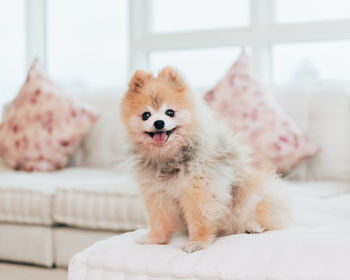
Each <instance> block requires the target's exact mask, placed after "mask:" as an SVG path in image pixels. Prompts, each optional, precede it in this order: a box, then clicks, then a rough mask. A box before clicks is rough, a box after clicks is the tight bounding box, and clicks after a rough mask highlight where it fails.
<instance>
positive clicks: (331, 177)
mask: <svg viewBox="0 0 350 280" xmlns="http://www.w3.org/2000/svg"><path fill="white" fill-rule="evenodd" d="M274 91H275V95H276V97H277V99H278V101H279V102H280V104H281V105H282V107H284V108H285V110H286V111H287V112H288V113H289V114H290V115H291V116H292V117H293V118H294V119H295V121H296V122H297V123H298V125H299V126H301V127H302V129H303V130H304V131H306V132H307V134H308V135H309V136H310V137H311V138H312V139H313V140H314V141H315V142H317V143H319V144H320V145H321V147H322V152H321V153H320V154H319V155H318V156H316V157H314V158H312V159H308V160H305V161H304V162H303V163H302V164H301V165H300V166H298V167H297V168H296V169H295V170H294V171H293V172H291V174H289V175H288V177H287V178H286V179H288V180H291V183H290V188H292V189H293V191H294V192H297V193H299V194H300V196H304V195H305V196H307V195H309V196H312V197H317V198H319V199H320V200H321V199H322V200H323V201H325V200H326V199H328V198H332V197H334V196H340V195H344V194H346V193H347V192H350V85H347V84H309V85H302V86H295V87H278V88H275V89H274ZM81 97H82V98H83V99H85V100H86V101H87V102H89V103H91V104H92V105H94V106H96V107H98V108H99V109H100V111H101V116H100V118H99V120H98V121H97V123H96V124H95V125H94V127H93V129H92V130H91V132H90V133H89V135H88V136H87V137H86V139H85V141H84V142H83V144H82V145H81V147H80V148H79V149H78V151H77V152H76V153H75V154H74V156H73V157H72V160H71V164H70V167H68V168H66V169H64V170H61V171H57V172H52V173H23V172H15V171H11V170H8V169H7V168H6V167H5V166H4V165H2V166H1V167H0V279H65V278H66V277H67V275H66V269H67V266H68V263H69V260H70V258H71V257H72V256H73V255H74V254H75V253H77V252H79V251H81V250H82V249H83V248H86V247H88V246H90V245H91V244H92V243H93V242H95V241H96V240H100V239H105V238H107V237H110V236H112V235H115V234H118V233H120V232H125V231H129V230H134V229H138V228H143V227H146V226H147V222H146V218H145V211H144V208H143V203H142V199H141V198H140V196H139V194H138V188H137V185H136V183H135V182H134V181H133V180H132V178H130V177H129V173H130V170H128V168H127V165H124V164H123V161H124V157H123V156H122V154H123V139H124V133H123V128H122V125H121V123H120V119H119V108H118V100H119V97H120V92H118V91H108V92H101V91H95V92H88V93H84V94H82V95H81ZM116 165H119V168H114V166H116ZM347 197H350V196H347ZM305 201H306V202H305V203H307V200H305ZM321 203H322V202H321ZM348 204H349V208H348V210H349V212H350V201H349V203H348Z"/></svg>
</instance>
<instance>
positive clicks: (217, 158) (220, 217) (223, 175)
mask: <svg viewBox="0 0 350 280" xmlns="http://www.w3.org/2000/svg"><path fill="white" fill-rule="evenodd" d="M163 71H164V70H163ZM167 71H169V72H170V74H169V75H173V76H175V77H177V76H176V75H178V74H177V73H176V72H175V71H174V70H172V69H171V68H170V70H169V69H167ZM134 79H135V77H134V78H133V80H134ZM156 79H160V77H158V78H154V80H155V81H157V80H156ZM133 80H132V82H133ZM152 81H153V80H152V79H151V80H150V83H152ZM132 82H131V83H132ZM181 82H182V80H181ZM155 83H156V82H155ZM142 86H144V85H142ZM153 87H154V86H153ZM163 91H164V90H163ZM147 93H148V92H147V90H145V91H144V92H141V93H132V92H131V93H130V92H128V93H127V94H126V96H125V98H124V103H123V104H124V106H125V104H127V102H128V94H147ZM163 94H164V93H163ZM172 94H173V93H172ZM182 94H184V98H187V99H188V100H189V103H190V104H191V106H192V107H191V118H192V119H191V126H189V127H190V129H191V131H187V133H186V134H184V135H185V136H184V135H182V134H181V133H183V132H181V131H179V132H178V134H176V133H174V135H173V136H172V135H171V136H170V137H172V139H170V137H169V140H170V141H169V143H168V144H169V147H171V148H172V149H173V150H176V151H175V152H174V153H170V152H168V153H164V152H162V149H163V148H164V147H160V148H159V149H158V150H157V147H153V146H152V148H150V147H148V148H143V144H142V143H139V142H137V141H135V139H134V140H132V141H133V143H134V145H133V149H132V153H133V155H134V156H135V159H136V161H135V162H136V165H135V169H136V172H137V178H138V181H139V183H140V186H141V191H142V194H143V196H144V200H145V204H146V207H147V210H148V214H149V219H150V224H151V229H150V233H149V234H148V235H147V236H145V238H143V240H141V241H140V243H143V244H153V243H162V244H163V243H167V242H168V241H169V239H170V238H171V235H172V233H173V232H175V231H176V230H178V229H180V228H181V227H183V226H185V228H186V229H187V230H188V233H189V242H188V244H187V245H186V247H185V248H184V250H185V251H187V252H193V251H196V250H200V249H203V248H205V247H207V246H209V245H210V244H211V242H212V241H213V240H214V239H215V236H218V235H227V234H234V233H245V232H250V233H259V232H263V231H265V230H270V229H278V228H281V227H282V226H283V225H284V224H285V222H286V221H287V220H288V215H287V213H288V207H287V204H288V203H287V202H286V199H285V196H284V194H283V185H282V182H281V181H280V180H279V179H278V178H276V176H275V175H274V174H273V172H272V171H271V170H270V169H269V168H259V167H258V165H257V164H256V162H255V161H253V160H252V158H251V156H250V154H251V153H250V150H249V148H248V147H246V146H245V145H243V144H242V143H240V141H239V139H238V138H237V137H235V136H234V135H232V134H231V132H230V130H229V129H228V128H227V127H226V126H225V125H224V124H222V123H219V122H218V121H217V120H215V118H214V117H213V114H212V113H211V111H210V109H209V108H208V107H207V106H206V105H205V104H204V103H203V102H202V101H201V100H199V99H197V98H195V97H194V96H193V95H192V94H191V92H190V90H188V89H187V87H186V90H185V91H184V92H182ZM165 99H166V98H165ZM167 104H168V103H167ZM129 105H130V104H129ZM145 105H147V106H150V105H149V104H145ZM170 106H171V104H170ZM122 109H123V108H122ZM135 115H136V114H135ZM133 117H135V116H133ZM129 119H132V117H131V116H129V117H128V116H125V112H124V122H125V125H126V128H127V130H130V127H128V120H129ZM174 123H175V124H176V118H174ZM177 125H178V126H181V123H177ZM129 136H130V137H131V139H132V138H133V137H135V135H134V133H133V132H130V133H129ZM136 137H137V135H136ZM168 144H167V143H165V144H164V145H168ZM145 145H149V144H145Z"/></svg>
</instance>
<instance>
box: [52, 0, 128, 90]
mask: <svg viewBox="0 0 350 280" xmlns="http://www.w3.org/2000/svg"><path fill="white" fill-rule="evenodd" d="M127 2H128V1H127V0H118V1H115V0H99V1H96V0H74V1H70V0H59V1H56V0H49V1H48V31H47V36H48V69H49V72H50V74H51V75H52V76H53V78H55V79H56V80H58V81H59V82H61V83H62V84H63V85H65V86H69V87H72V86H73V87H88V86H89V87H111V86H116V85H121V84H124V83H125V81H126V74H127V59H128V51H127V31H128V30H127V22H128V21H127V15H128V10H127V9H128V5H127V4H128V3H127Z"/></svg>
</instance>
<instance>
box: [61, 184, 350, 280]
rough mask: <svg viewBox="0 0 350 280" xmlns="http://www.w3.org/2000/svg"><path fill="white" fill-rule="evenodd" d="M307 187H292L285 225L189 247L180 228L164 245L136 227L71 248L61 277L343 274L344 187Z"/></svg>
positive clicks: (347, 229) (347, 273)
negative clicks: (142, 241) (290, 214)
mask: <svg viewBox="0 0 350 280" xmlns="http://www.w3.org/2000/svg"><path fill="white" fill-rule="evenodd" d="M348 185H349V184H348ZM308 187H309V188H308V191H306V192H305V191H304V190H303V189H302V188H300V189H301V191H299V190H298V187H297V188H295V189H293V192H294V193H295V194H296V209H295V215H294V218H293V223H292V225H291V226H290V228H288V229H284V230H278V231H268V232H265V233H263V234H236V235H230V236H226V237H222V238H219V239H217V240H216V241H215V242H214V244H213V245H212V246H210V247H209V248H208V249H205V250H203V251H199V252H195V253H193V254H187V253H185V252H183V251H182V249H181V248H182V247H183V246H184V244H185V242H186V237H185V236H183V235H181V236H176V237H174V238H173V239H172V241H171V243H170V244H169V245H138V244H136V240H137V238H139V237H140V236H141V235H143V234H145V233H146V230H138V231H135V232H131V233H126V234H123V235H119V236H115V237H112V238H109V239H107V240H104V241H99V242H97V243H95V244H94V245H93V246H91V247H90V248H88V249H85V250H84V251H82V252H80V253H78V254H77V255H75V256H74V257H73V259H72V260H71V262H70V266H69V277H68V279H69V280H78V279H79V280H90V279H91V280H92V279H94V280H107V279H115V280H118V279H124V280H125V279H127V280H134V279H135V280H136V279H137V280H140V279H142V280H146V279H168V280H170V279H186V280H187V279H188V280H189V279H237V280H238V279H254V280H255V279H272V280H273V279H276V280H277V279H309V280H312V279H332V280H335V279H344V280H345V279H349V278H350V266H349V252H350V238H349V234H350V203H349V202H350V193H347V192H345V193H344V191H345V189H346V187H345V186H344V189H343V190H342V191H339V189H338V193H339V194H338V195H334V193H330V192H329V191H330V190H331V188H332V187H333V186H332V185H331V184H330V185H329V188H325V185H323V187H321V190H319V189H318V188H317V184H313V185H309V186H308ZM348 187H350V186H348ZM291 188H293V186H291ZM319 193H321V195H320V194H319ZM327 193H328V194H327ZM306 200H307V201H306ZM305 202H307V203H305Z"/></svg>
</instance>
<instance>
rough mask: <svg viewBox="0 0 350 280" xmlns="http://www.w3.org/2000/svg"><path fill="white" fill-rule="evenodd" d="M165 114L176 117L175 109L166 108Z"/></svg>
mask: <svg viewBox="0 0 350 280" xmlns="http://www.w3.org/2000/svg"><path fill="white" fill-rule="evenodd" d="M165 114H166V115H168V116H169V117H174V116H175V112H174V110H166V111H165Z"/></svg>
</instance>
